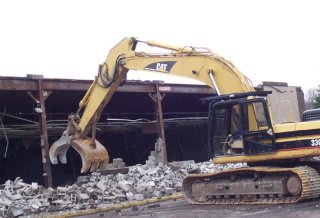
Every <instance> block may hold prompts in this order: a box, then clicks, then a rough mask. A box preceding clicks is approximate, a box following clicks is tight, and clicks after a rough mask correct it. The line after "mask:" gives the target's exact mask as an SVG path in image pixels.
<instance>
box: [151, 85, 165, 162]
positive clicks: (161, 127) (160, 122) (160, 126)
mask: <svg viewBox="0 0 320 218" xmlns="http://www.w3.org/2000/svg"><path fill="white" fill-rule="evenodd" d="M149 95H150V97H151V98H152V100H153V101H154V102H155V108H156V115H157V126H158V136H159V138H161V139H162V142H163V155H164V162H165V163H167V162H168V156H167V145H166V140H165V134H164V122H163V113H162V104H161V102H162V99H163V98H164V97H165V94H161V93H160V91H159V84H156V93H155V94H152V95H151V94H149Z"/></svg>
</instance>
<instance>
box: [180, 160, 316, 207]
mask: <svg viewBox="0 0 320 218" xmlns="http://www.w3.org/2000/svg"><path fill="white" fill-rule="evenodd" d="M182 188H183V192H184V195H185V198H186V200H187V201H188V202H189V203H190V204H291V203H297V202H299V201H303V200H307V199H314V198H317V197H319V196H320V175H319V173H318V172H317V170H316V169H313V168H311V167H308V166H303V167H294V168H278V167H250V168H240V169H234V170H228V171H222V172H218V173H213V174H197V175H196V174H195V175H190V176H188V177H186V178H185V179H184V181H183V186H182Z"/></svg>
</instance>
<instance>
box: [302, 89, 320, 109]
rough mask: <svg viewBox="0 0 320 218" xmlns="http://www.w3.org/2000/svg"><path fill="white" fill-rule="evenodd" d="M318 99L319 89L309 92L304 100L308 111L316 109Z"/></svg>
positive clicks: (309, 90)
mask: <svg viewBox="0 0 320 218" xmlns="http://www.w3.org/2000/svg"><path fill="white" fill-rule="evenodd" d="M317 97H318V92H317V88H311V89H308V90H307V92H306V93H305V98H304V102H305V105H306V110H309V109H313V108H314V107H315V101H316V98H317Z"/></svg>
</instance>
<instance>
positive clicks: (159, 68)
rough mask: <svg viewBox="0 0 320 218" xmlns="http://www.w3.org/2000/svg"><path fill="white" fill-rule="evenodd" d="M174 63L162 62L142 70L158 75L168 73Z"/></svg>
mask: <svg viewBox="0 0 320 218" xmlns="http://www.w3.org/2000/svg"><path fill="white" fill-rule="evenodd" d="M175 63H176V61H163V62H156V63H152V64H149V65H148V66H146V67H145V68H144V69H145V70H150V71H155V72H160V73H170V70H171V68H172V67H173V65H174V64H175Z"/></svg>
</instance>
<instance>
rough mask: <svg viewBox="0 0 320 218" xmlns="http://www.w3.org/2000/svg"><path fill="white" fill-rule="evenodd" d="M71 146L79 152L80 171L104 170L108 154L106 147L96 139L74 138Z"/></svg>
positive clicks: (107, 162) (107, 161)
mask: <svg viewBox="0 0 320 218" xmlns="http://www.w3.org/2000/svg"><path fill="white" fill-rule="evenodd" d="M71 145H72V147H73V148H74V149H75V150H76V151H77V152H78V153H79V154H80V157H81V160H82V168H81V173H85V172H88V171H89V170H90V172H92V171H95V170H104V169H106V168H107V166H108V164H109V155H108V152H107V150H106V148H105V147H104V146H103V145H102V144H100V142H98V141H97V140H95V141H94V143H93V141H92V139H90V138H88V139H75V140H72V143H71Z"/></svg>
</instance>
